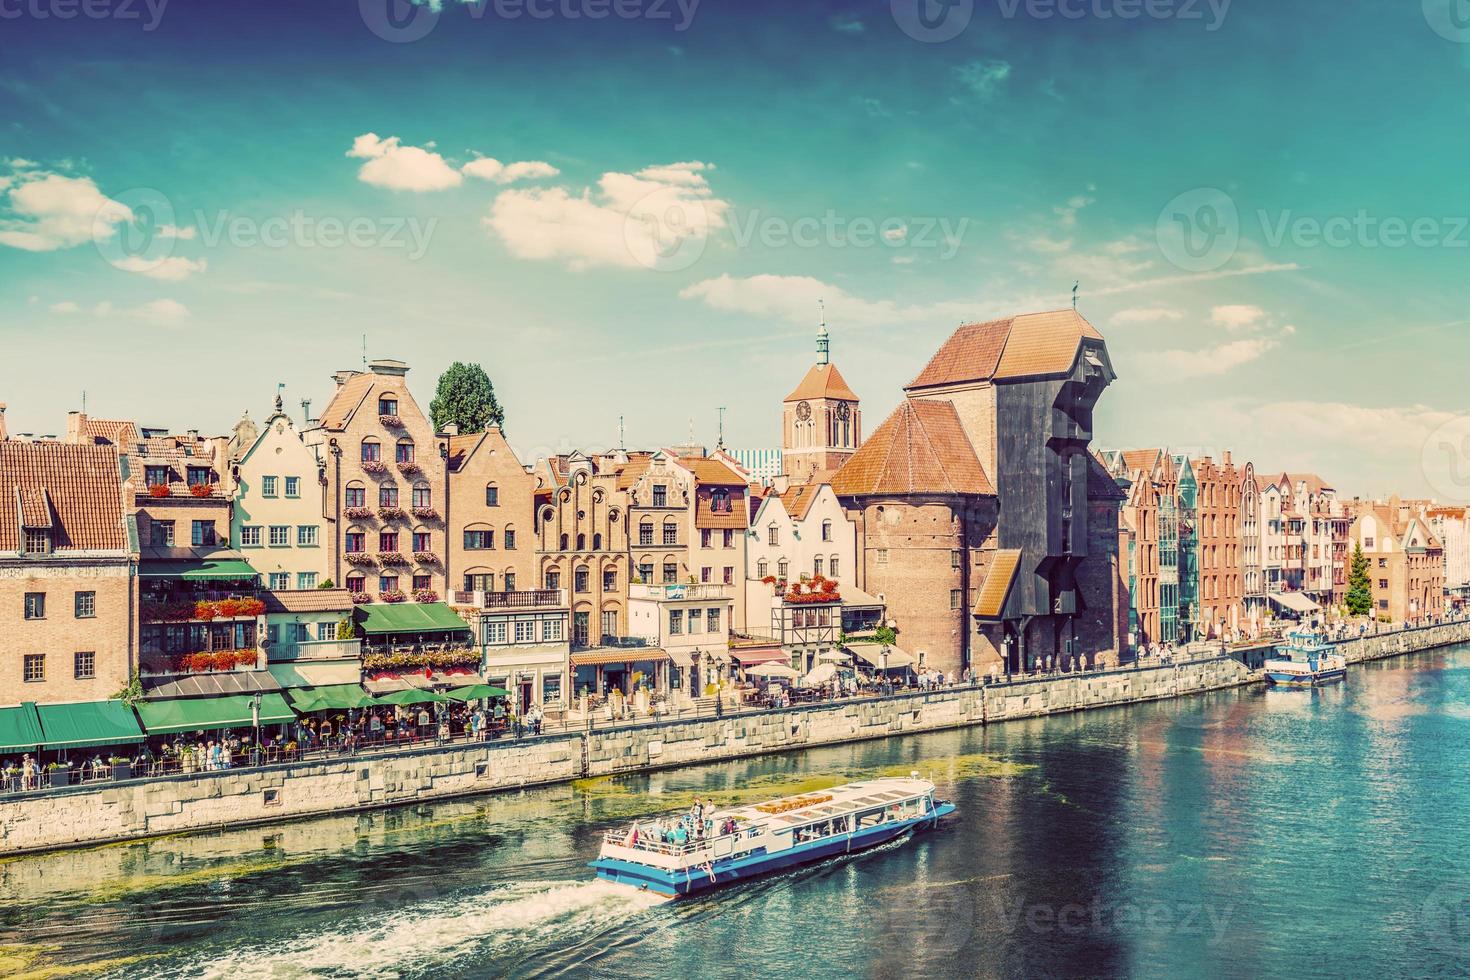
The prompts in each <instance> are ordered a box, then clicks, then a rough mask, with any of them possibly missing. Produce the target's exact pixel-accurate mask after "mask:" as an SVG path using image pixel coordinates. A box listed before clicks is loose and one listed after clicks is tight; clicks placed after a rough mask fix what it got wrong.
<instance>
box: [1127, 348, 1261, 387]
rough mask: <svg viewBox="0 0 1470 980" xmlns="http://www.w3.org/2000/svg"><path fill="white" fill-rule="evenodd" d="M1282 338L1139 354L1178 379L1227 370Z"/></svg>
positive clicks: (1218, 373) (1250, 358) (1259, 353)
mask: <svg viewBox="0 0 1470 980" xmlns="http://www.w3.org/2000/svg"><path fill="white" fill-rule="evenodd" d="M1280 345H1281V342H1280V341H1279V340H1277V339H1276V338H1274V337H1250V338H1247V339H1245V340H1233V341H1230V342H1229V343H1226V344H1219V345H1217V346H1214V347H1205V348H1201V349H1199V350H1166V351H1152V352H1148V353H1144V354H1140V355H1139V359H1140V360H1142V361H1143V362H1144V363H1145V364H1146V365H1147V366H1148V367H1149V368H1151V369H1152V370H1155V371H1158V372H1160V373H1162V374H1164V375H1165V376H1167V377H1170V378H1174V379H1176V380H1187V379H1190V378H1206V377H1214V376H1217V375H1221V374H1225V373H1227V372H1229V371H1233V370H1234V369H1235V368H1238V367H1240V366H1241V365H1244V364H1249V363H1251V362H1252V361H1256V360H1259V359H1260V358H1262V357H1264V356H1265V355H1266V354H1268V353H1270V352H1271V351H1272V350H1275V349H1276V348H1277V347H1279V346H1280Z"/></svg>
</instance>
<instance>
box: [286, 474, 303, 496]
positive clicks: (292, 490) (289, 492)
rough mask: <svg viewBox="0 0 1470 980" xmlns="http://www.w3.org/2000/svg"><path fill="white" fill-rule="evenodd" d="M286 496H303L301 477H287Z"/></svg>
mask: <svg viewBox="0 0 1470 980" xmlns="http://www.w3.org/2000/svg"><path fill="white" fill-rule="evenodd" d="M286 496H288V497H299V496H301V477H299V476H288V477H286Z"/></svg>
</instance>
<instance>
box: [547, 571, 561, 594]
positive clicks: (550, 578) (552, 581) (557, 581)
mask: <svg viewBox="0 0 1470 980" xmlns="http://www.w3.org/2000/svg"><path fill="white" fill-rule="evenodd" d="M546 588H548V589H559V588H561V572H558V571H555V570H550V571H547V573H546Z"/></svg>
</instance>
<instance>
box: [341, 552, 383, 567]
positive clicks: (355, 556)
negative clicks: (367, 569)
mask: <svg viewBox="0 0 1470 980" xmlns="http://www.w3.org/2000/svg"><path fill="white" fill-rule="evenodd" d="M346 558H347V564H349V565H376V564H377V562H376V561H374V560H373V556H372V555H365V554H363V553H362V552H360V551H350V552H348V553H347V555H346Z"/></svg>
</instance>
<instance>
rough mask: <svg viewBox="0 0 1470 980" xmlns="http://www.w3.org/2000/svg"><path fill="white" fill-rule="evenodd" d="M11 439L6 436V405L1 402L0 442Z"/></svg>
mask: <svg viewBox="0 0 1470 980" xmlns="http://www.w3.org/2000/svg"><path fill="white" fill-rule="evenodd" d="M9 438H10V437H9V436H8V435H6V434H5V403H4V402H0V441H3V440H5V439H9Z"/></svg>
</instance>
